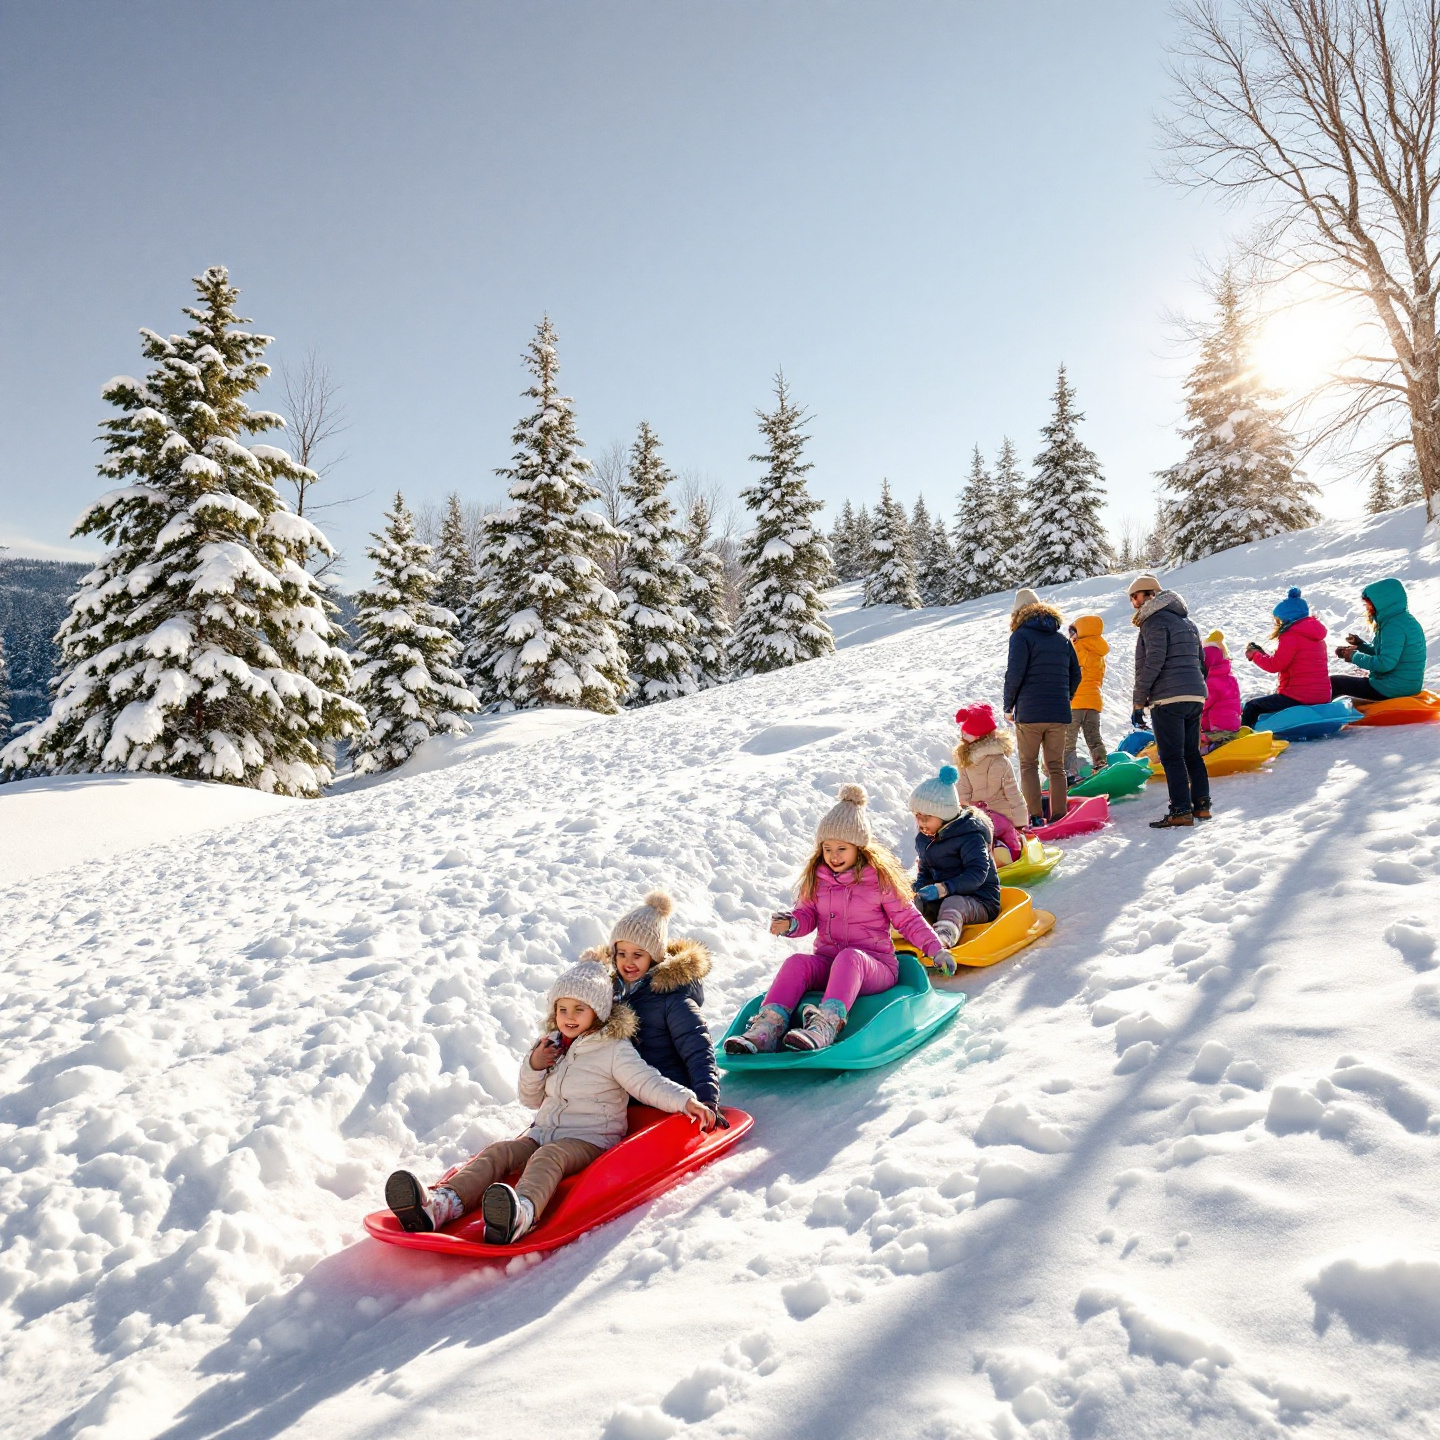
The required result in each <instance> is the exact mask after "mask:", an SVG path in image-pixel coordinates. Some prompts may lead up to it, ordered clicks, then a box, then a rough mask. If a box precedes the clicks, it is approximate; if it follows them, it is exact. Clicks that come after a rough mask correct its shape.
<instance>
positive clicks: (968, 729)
mask: <svg viewBox="0 0 1440 1440" xmlns="http://www.w3.org/2000/svg"><path fill="white" fill-rule="evenodd" d="M955 723H956V724H957V725H958V726H959V727H960V734H961V735H962V736H963V737H964V738H965V739H966V740H978V739H980V737H981V736H982V735H992V734H994V732H995V712H994V711H993V710H992V709H991V708H990V707H989V706H988V705H962V706H961V707H960V709H958V710H957V711H956V712H955Z"/></svg>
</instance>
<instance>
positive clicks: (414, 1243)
mask: <svg viewBox="0 0 1440 1440" xmlns="http://www.w3.org/2000/svg"><path fill="white" fill-rule="evenodd" d="M720 1113H721V1114H722V1115H723V1116H724V1117H725V1119H726V1121H727V1122H728V1124H729V1127H730V1128H729V1129H728V1130H722V1129H721V1128H720V1127H719V1126H716V1127H715V1129H713V1130H711V1131H709V1132H708V1133H705V1132H702V1131H701V1129H700V1127H699V1125H697V1124H696V1122H695V1121H694V1120H692V1119H691V1118H690V1117H689V1116H688V1115H666V1114H664V1113H663V1112H661V1111H659V1110H651V1109H649V1108H647V1107H646V1106H643V1105H632V1106H631V1107H630V1133H629V1134H628V1135H627V1136H626V1137H625V1138H624V1139H623V1140H622V1141H621V1142H620V1143H619V1144H618V1145H616V1146H614V1147H613V1148H612V1149H609V1150H607V1151H605V1153H604V1154H603V1155H601V1156H600V1158H599V1159H598V1160H596V1161H594V1162H593V1163H592V1164H590V1165H587V1166H586V1167H585V1168H584V1169H583V1170H582V1171H580V1173H579V1174H578V1175H571V1176H568V1177H567V1178H566V1179H564V1180H562V1181H561V1182H560V1188H559V1189H558V1190H557V1191H556V1192H555V1198H554V1199H553V1200H552V1201H551V1202H550V1206H549V1208H548V1209H547V1210H546V1211H545V1213H544V1215H542V1216H541V1217H540V1222H539V1224H537V1225H536V1226H535V1228H534V1229H533V1230H532V1231H530V1233H529V1234H528V1235H524V1236H522V1237H521V1238H520V1239H519V1240H517V1241H516V1242H515V1243H514V1244H513V1245H487V1244H486V1243H485V1241H484V1238H483V1237H484V1234H485V1222H484V1220H483V1219H482V1218H481V1215H480V1212H479V1210H472V1211H471V1212H470V1214H468V1215H466V1216H464V1217H463V1218H462V1219H460V1220H456V1221H455V1222H454V1223H453V1224H450V1225H447V1226H446V1227H445V1229H443V1230H432V1231H431V1232H430V1233H429V1234H426V1235H411V1234H410V1233H408V1232H407V1231H406V1230H404V1229H402V1228H401V1225H400V1222H399V1221H398V1220H397V1219H396V1218H395V1217H394V1215H392V1214H391V1213H390V1211H388V1210H376V1211H375V1212H374V1213H373V1214H371V1215H367V1216H366V1217H365V1229H366V1230H367V1231H369V1233H370V1234H371V1235H372V1236H373V1237H374V1238H375V1239H376V1240H383V1241H385V1243H386V1244H387V1245H402V1246H404V1247H406V1248H407V1249H410V1250H434V1251H436V1252H438V1253H439V1254H441V1255H455V1256H458V1257H459V1258H461V1259H465V1260H508V1259H510V1258H511V1256H514V1255H527V1254H531V1253H533V1252H535V1251H540V1250H558V1249H559V1248H560V1246H562V1245H568V1244H569V1243H570V1242H571V1241H572V1240H578V1239H579V1238H580V1237H581V1236H582V1235H583V1234H585V1232H586V1231H587V1230H593V1229H594V1228H595V1227H596V1226H597V1225H604V1224H605V1223H606V1221H608V1220H613V1219H615V1217H616V1216H617V1215H623V1214H624V1213H625V1211H627V1210H633V1209H634V1208H635V1206H637V1205H643V1204H644V1203H645V1202H646V1201H647V1200H653V1199H654V1198H655V1196H657V1195H659V1194H661V1193H662V1192H664V1191H666V1190H668V1189H670V1188H671V1186H673V1185H677V1184H679V1182H680V1181H681V1180H682V1179H683V1178H684V1177H685V1176H686V1175H688V1174H689V1173H690V1172H691V1171H692V1170H698V1169H699V1168H700V1167H701V1166H702V1165H708V1164H709V1163H710V1162H711V1161H712V1160H716V1159H718V1158H719V1157H720V1156H721V1155H723V1154H724V1153H725V1152H726V1151H727V1150H729V1149H730V1148H731V1146H733V1145H736V1144H738V1143H739V1141H740V1140H742V1139H743V1138H744V1136H745V1134H746V1132H747V1131H748V1130H749V1129H750V1127H751V1126H752V1125H753V1124H754V1123H755V1121H754V1118H753V1117H752V1116H750V1115H747V1114H746V1113H745V1111H743V1110H734V1109H732V1108H731V1107H730V1106H728V1105H722V1106H721V1107H720ZM457 1169H459V1166H455V1167H454V1168H452V1169H451V1170H449V1171H447V1172H446V1174H445V1177H444V1178H445V1179H449V1177H450V1176H451V1175H453V1174H454V1173H455V1170H457ZM509 1178H510V1181H511V1183H512V1184H513V1183H514V1181H515V1179H516V1178H517V1177H516V1176H514V1175H512V1176H510V1177H509Z"/></svg>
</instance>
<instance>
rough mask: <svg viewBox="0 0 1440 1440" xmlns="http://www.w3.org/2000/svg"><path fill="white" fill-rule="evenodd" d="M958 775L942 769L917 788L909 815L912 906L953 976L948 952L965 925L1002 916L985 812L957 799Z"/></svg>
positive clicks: (941, 962)
mask: <svg viewBox="0 0 1440 1440" xmlns="http://www.w3.org/2000/svg"><path fill="white" fill-rule="evenodd" d="M957 774H958V772H957V771H956V769H955V767H954V766H953V765H942V766H941V767H940V773H939V774H938V775H937V776H936V777H935V778H934V779H933V780H926V781H925V782H924V783H923V784H920V785H917V786H916V787H915V789H914V791H913V792H912V794H911V796H910V811H911V813H912V814H913V815H914V816H915V826H916V829H917V830H918V831H919V834H917V835H916V836H915V855H916V858H917V859H918V860H919V862H920V868H919V873H918V875H917V876H916V879H915V903H916V905H917V907H918V908H919V910H920V913H921V914H922V915H924V917H925V919H926V920H927V921H929V922H930V924H931V925H932V926H933V927H934V930H935V934H936V935H937V936H938V937H939V938H940V940H941V941H942V942H943V943H944V945H945V950H946V953H945V955H944V956H943V957H941V958H940V960H939V961H937V963H938V964H939V966H940V968H941V969H942V970H944V972H945V973H946V974H947V975H953V974H954V973H955V960H954V958H953V957H952V956H951V955H950V953H949V951H950V947H951V946H952V945H958V944H959V943H960V936H961V933H962V932H963V931H964V929H965V927H966V926H967V925H986V924H988V923H989V922H990V921H991V920H994V919H995V918H996V917H997V916H998V915H999V914H1000V876H999V875H998V874H997V873H996V870H995V857H994V855H993V854H992V853H991V846H992V843H993V839H994V836H993V833H992V831H991V829H990V817H989V816H988V815H986V814H985V812H984V811H983V810H978V809H975V808H973V807H972V806H969V805H962V804H961V803H960V800H959V797H958V796H957V795H956V793H955V780H956V776H957Z"/></svg>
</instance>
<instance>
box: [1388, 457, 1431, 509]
mask: <svg viewBox="0 0 1440 1440" xmlns="http://www.w3.org/2000/svg"><path fill="white" fill-rule="evenodd" d="M1394 495H1395V498H1394V501H1393V504H1394V505H1395V506H1396V507H1399V506H1401V505H1413V504H1415V502H1416V501H1417V500H1423V499H1424V498H1425V491H1424V488H1423V487H1422V486H1421V484H1420V467H1419V466H1418V465H1417V464H1416V463H1415V452H1414V451H1413V450H1412V451H1411V452H1410V458H1409V459H1408V460H1407V461H1406V462H1405V468H1404V469H1403V470H1401V472H1400V473H1399V475H1397V476H1396V477H1395V491H1394Z"/></svg>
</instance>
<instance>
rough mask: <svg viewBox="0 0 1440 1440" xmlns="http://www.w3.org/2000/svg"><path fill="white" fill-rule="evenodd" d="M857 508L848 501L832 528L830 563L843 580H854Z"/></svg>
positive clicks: (841, 508) (842, 507)
mask: <svg viewBox="0 0 1440 1440" xmlns="http://www.w3.org/2000/svg"><path fill="white" fill-rule="evenodd" d="M854 543H855V507H854V506H853V505H852V504H851V503H850V502H849V501H848V500H847V501H846V502H845V503H844V504H843V505H842V506H841V507H840V513H839V515H837V516H836V517H835V523H834V525H832V526H831V527H830V563H831V564H832V565H833V566H834V567H835V573H836V575H838V576H839V577H840V579H841V580H854V579H855V578H856V577H855V575H854V573H853V572H854V569H855V561H854V555H853V553H852V552H853V549H854Z"/></svg>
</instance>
